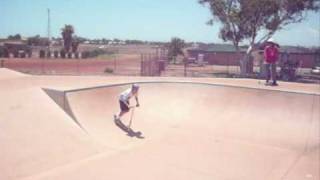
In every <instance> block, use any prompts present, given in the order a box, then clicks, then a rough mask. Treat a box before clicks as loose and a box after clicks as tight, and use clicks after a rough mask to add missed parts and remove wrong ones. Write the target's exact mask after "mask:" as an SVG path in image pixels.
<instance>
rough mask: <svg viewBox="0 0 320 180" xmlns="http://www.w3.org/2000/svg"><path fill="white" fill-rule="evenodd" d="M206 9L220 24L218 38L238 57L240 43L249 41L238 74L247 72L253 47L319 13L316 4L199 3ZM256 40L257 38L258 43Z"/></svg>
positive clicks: (290, 0) (295, 0)
mask: <svg viewBox="0 0 320 180" xmlns="http://www.w3.org/2000/svg"><path fill="white" fill-rule="evenodd" d="M199 3H201V4H204V5H208V7H209V8H210V11H211V13H212V16H213V19H211V20H209V22H208V24H210V25H212V24H213V22H215V21H217V22H220V23H221V24H222V27H221V29H220V34H219V37H220V38H221V39H222V40H224V41H231V42H232V43H233V45H234V47H235V48H236V50H237V53H238V54H239V53H240V52H239V43H240V42H242V41H243V40H249V43H250V46H249V48H248V50H247V53H246V55H245V57H244V58H242V59H241V61H240V68H241V74H243V75H244V74H246V73H247V72H248V69H247V64H248V62H249V60H250V58H249V57H250V56H251V52H252V47H254V45H255V44H256V43H262V42H265V41H266V40H267V39H269V38H270V37H272V36H273V35H274V34H275V33H276V32H277V31H279V30H280V29H282V28H283V27H285V26H286V25H288V24H292V23H298V22H301V21H302V20H303V19H304V18H305V15H306V13H305V12H306V11H318V10H319V7H320V5H319V0H199ZM257 37H260V39H259V40H258V41H256V40H257Z"/></svg>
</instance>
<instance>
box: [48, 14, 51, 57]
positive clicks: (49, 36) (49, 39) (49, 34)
mask: <svg viewBox="0 0 320 180" xmlns="http://www.w3.org/2000/svg"><path fill="white" fill-rule="evenodd" d="M50 28H51V27H50V9H49V8H48V41H49V44H48V50H49V51H50V46H51V32H50V31H51V29H50Z"/></svg>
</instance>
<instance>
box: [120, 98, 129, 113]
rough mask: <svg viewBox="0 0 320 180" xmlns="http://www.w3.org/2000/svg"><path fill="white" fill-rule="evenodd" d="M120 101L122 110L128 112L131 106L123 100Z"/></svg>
mask: <svg viewBox="0 0 320 180" xmlns="http://www.w3.org/2000/svg"><path fill="white" fill-rule="evenodd" d="M119 103H120V109H121V111H124V112H128V111H129V107H128V106H127V105H126V104H125V103H124V102H122V101H119ZM127 103H128V104H129V102H128V101H127Z"/></svg>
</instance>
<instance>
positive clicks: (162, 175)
mask: <svg viewBox="0 0 320 180" xmlns="http://www.w3.org/2000/svg"><path fill="white" fill-rule="evenodd" d="M139 84H140V91H139V100H140V105H141V106H140V107H139V108H135V110H134V113H133V114H131V112H129V113H128V114H126V115H125V116H124V117H123V118H122V121H123V123H124V124H128V123H129V121H130V117H131V116H132V125H131V127H132V129H133V130H135V131H141V132H142V134H143V136H144V138H143V139H139V138H135V137H130V136H128V135H127V134H126V133H125V132H123V131H121V129H119V128H118V127H117V126H115V124H114V122H113V115H114V114H115V113H116V112H118V111H119V102H118V96H119V93H121V92H122V91H123V90H125V89H127V88H129V87H130V83H114V84H111V85H102V86H93V87H85V88H75V89H67V90H64V89H59V88H57V89H54V88H50V87H48V88H43V89H35V88H28V89H27V90H25V91H24V92H23V93H24V94H26V93H29V96H25V98H24V99H23V100H20V102H24V103H26V102H29V103H30V104H32V103H33V104H34V105H32V106H31V107H30V106H28V107H25V108H27V109H24V105H20V106H14V105H10V102H8V104H9V105H8V106H10V111H11V112H12V113H17V114H18V113H20V116H19V117H20V118H21V119H19V121H18V122H14V120H13V119H11V121H12V122H11V121H9V119H10V118H9V117H11V116H9V115H8V116H7V117H5V118H6V120H1V121H0V122H1V124H0V125H1V126H0V130H1V131H0V140H1V141H0V145H1V149H0V154H1V156H2V157H1V158H0V171H1V173H0V179H5V180H6V179H23V180H27V179H28V180H31V179H32V180H33V179H45V180H61V179H68V180H70V179H74V180H79V179H80V180H81V179H99V180H100V179H101V180H105V179H143V180H150V179H170V180H171V179H172V180H177V179H194V180H200V179H201V180H204V179H208V180H213V179H216V180H231V179H232V180H282V179H286V180H303V179H319V178H320V175H319V174H320V173H319V169H320V162H319V160H320V156H319V153H320V149H319V144H320V143H319V138H320V137H319V136H320V134H319V132H320V131H319V126H320V123H319V121H320V115H319V114H320V112H319V111H320V104H319V102H320V97H319V94H313V93H310V94H308V93H297V92H286V91H276V90H268V89H259V88H245V87H236V86H227V85H217V84H210V83H194V82H193V83H187V82H160V81H159V82H140V83H139ZM19 92H20V93H22V92H21V91H19ZM44 92H45V93H44ZM17 93H18V92H17ZM17 93H15V95H16V94H17ZM30 97H33V98H30ZM50 97H51V98H50ZM10 98H14V95H12V96H11V97H10ZM34 98H36V99H34ZM35 101H37V102H41V103H40V105H37V103H35ZM30 104H29V105H30ZM131 104H132V105H134V104H135V101H134V100H131ZM19 109H20V111H19ZM23 109H24V111H23ZM35 109H37V110H39V111H42V113H38V114H42V115H41V117H40V115H38V114H34V113H32V112H35ZM28 113H29V114H34V117H33V118H30V117H32V116H31V115H30V116H29V114H28Z"/></svg>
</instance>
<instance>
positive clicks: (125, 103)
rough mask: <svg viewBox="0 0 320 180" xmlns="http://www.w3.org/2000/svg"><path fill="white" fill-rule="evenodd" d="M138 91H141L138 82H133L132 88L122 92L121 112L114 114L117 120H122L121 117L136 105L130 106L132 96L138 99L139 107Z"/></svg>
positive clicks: (120, 99) (137, 104) (137, 105)
mask: <svg viewBox="0 0 320 180" xmlns="http://www.w3.org/2000/svg"><path fill="white" fill-rule="evenodd" d="M138 91H139V85H138V84H132V86H131V88H129V89H127V90H125V91H123V92H122V93H121V94H120V97H119V103H120V112H119V113H118V114H115V115H114V120H115V121H116V122H119V121H120V118H121V117H122V116H123V115H124V114H126V113H128V112H129V111H130V109H131V108H134V107H135V106H130V99H131V97H133V96H134V97H135V100H136V107H139V106H140V104H139V99H138Z"/></svg>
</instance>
